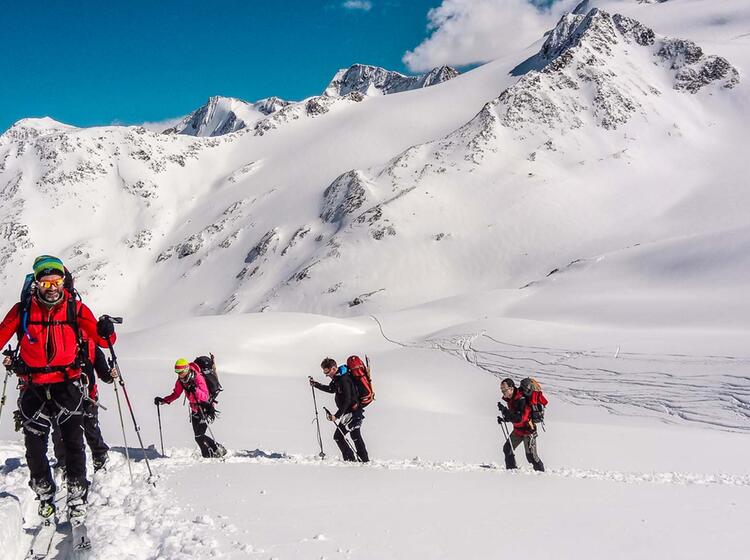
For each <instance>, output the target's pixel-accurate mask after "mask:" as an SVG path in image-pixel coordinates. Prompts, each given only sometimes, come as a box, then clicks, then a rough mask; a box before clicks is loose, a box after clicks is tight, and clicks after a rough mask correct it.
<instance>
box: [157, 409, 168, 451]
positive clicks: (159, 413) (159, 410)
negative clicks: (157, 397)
mask: <svg viewBox="0 0 750 560" xmlns="http://www.w3.org/2000/svg"><path fill="white" fill-rule="evenodd" d="M156 417H157V418H158V419H159V442H160V443H161V454H162V456H163V457H166V456H167V455H166V453H164V438H163V437H162V434H161V406H160V403H157V405H156Z"/></svg>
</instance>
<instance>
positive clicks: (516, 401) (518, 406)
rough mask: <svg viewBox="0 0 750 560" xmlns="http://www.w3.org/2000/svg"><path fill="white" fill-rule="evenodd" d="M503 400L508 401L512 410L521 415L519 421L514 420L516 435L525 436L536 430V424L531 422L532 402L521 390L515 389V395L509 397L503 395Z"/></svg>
mask: <svg viewBox="0 0 750 560" xmlns="http://www.w3.org/2000/svg"><path fill="white" fill-rule="evenodd" d="M503 400H504V401H505V402H507V403H508V408H509V409H510V410H511V412H515V413H518V414H520V415H521V419H520V420H519V421H518V422H513V432H514V433H515V434H516V435H518V436H522V437H523V436H528V435H531V434H533V433H534V432H536V426H534V424H533V423H532V422H531V404H530V403H529V402H528V400H527V399H526V398H524V396H523V394H522V393H521V391H519V390H518V389H513V396H512V397H510V398H509V399H508V398H506V397H503Z"/></svg>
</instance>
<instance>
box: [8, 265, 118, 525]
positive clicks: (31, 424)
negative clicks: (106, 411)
mask: <svg viewBox="0 0 750 560" xmlns="http://www.w3.org/2000/svg"><path fill="white" fill-rule="evenodd" d="M65 275H66V270H65V267H64V266H63V263H62V261H61V260H60V259H58V258H56V257H52V256H49V255H42V256H40V257H37V259H36V260H35V261H34V283H33V284H32V291H31V295H30V297H29V298H28V301H27V302H19V303H17V304H15V305H14V306H13V307H12V308H11V310H10V311H9V312H8V314H7V315H6V316H5V318H4V319H3V321H2V323H0V346H5V344H6V343H7V342H8V341H9V340H10V338H11V337H12V336H13V335H16V336H17V337H18V348H17V356H16V358H15V359H14V360H13V361H12V364H11V367H12V368H13V371H14V372H15V373H16V375H17V376H18V378H19V386H20V388H21V390H20V394H19V397H18V409H19V412H20V415H21V418H22V426H23V433H24V443H25V445H26V461H27V463H28V466H29V471H30V481H29V486H30V487H31V489H32V490H34V492H35V493H36V495H37V498H38V499H39V514H40V515H41V516H42V517H45V518H48V517H50V516H52V514H54V512H55V506H54V495H55V490H56V488H55V483H54V481H53V478H52V473H51V471H50V465H49V461H48V459H47V445H48V439H49V433H50V430H51V428H52V423H53V422H55V420H56V421H57V422H58V424H59V426H60V433H61V435H62V440H63V444H64V447H65V454H66V467H67V486H68V498H67V506H68V516H69V518H70V520H71V523H74V524H75V523H77V522H83V519H84V518H85V515H86V503H87V496H88V480H86V453H85V449H84V444H83V430H82V429H81V426H82V417H83V413H82V410H81V409H82V402H83V386H82V384H81V381H80V377H81V367H82V364H83V360H82V356H81V355H80V354H81V353H80V352H79V338H80V336H79V335H80V334H81V333H85V335H86V337H88V338H90V339H91V340H93V341H94V342H95V343H96V344H98V345H99V346H106V345H107V344H108V342H109V343H114V341H115V330H114V325H113V324H112V321H110V320H109V318H107V317H106V316H105V317H102V318H101V319H99V321H98V322H97V320H96V318H95V317H94V315H93V313H91V310H90V309H89V308H88V307H87V306H86V305H84V304H83V303H82V302H80V301H78V300H77V299H76V298H75V296H74V295H73V294H72V293H70V292H68V290H66V289H65V288H64V283H65Z"/></svg>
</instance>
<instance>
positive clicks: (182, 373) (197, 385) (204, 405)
mask: <svg viewBox="0 0 750 560" xmlns="http://www.w3.org/2000/svg"><path fill="white" fill-rule="evenodd" d="M174 372H175V373H176V374H177V381H175V384H174V389H173V390H172V393H171V394H169V395H167V396H166V397H154V404H155V405H156V406H159V405H160V404H170V403H172V402H174V401H176V400H177V399H179V398H180V395H182V393H183V392H184V393H185V395H186V396H187V400H188V402H189V403H190V423H191V424H192V425H193V433H194V434H195V441H196V442H197V443H198V447H200V450H201V455H203V457H206V458H208V457H223V456H224V455H226V454H227V450H226V449H225V448H224V446H223V445H221V444H220V443H216V442H215V441H214V440H213V438H210V437H209V436H207V435H206V430H208V422H209V420H212V419H213V418H211V416H212V414H211V412H210V411H211V406H210V403H209V399H210V397H211V395H210V393H209V392H208V386H207V385H206V380H205V379H204V377H203V374H202V373H201V368H200V366H199V365H198V364H196V363H194V362H188V361H187V360H185V359H183V358H180V359H179V360H177V361H176V362H175V364H174ZM207 409H208V411H209V412H208V414H207V412H206V410H207Z"/></svg>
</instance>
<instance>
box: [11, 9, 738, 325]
mask: <svg viewBox="0 0 750 560" xmlns="http://www.w3.org/2000/svg"><path fill="white" fill-rule="evenodd" d="M617 5H618V6H622V7H623V11H625V8H627V9H628V10H629V12H628V13H629V14H630V15H622V14H617V13H612V12H608V11H606V10H603V9H598V8H595V7H593V8H590V9H588V10H583V9H579V10H577V11H575V12H573V13H570V14H566V15H565V16H563V17H562V18H561V19H560V21H559V22H558V23H557V25H556V26H555V28H554V29H552V30H551V31H550V32H548V33H547V34H545V36H544V37H540V40H539V42H538V43H536V44H535V45H533V46H531V47H529V48H527V49H524V50H522V51H519V52H517V53H511V54H509V55H508V56H506V57H504V58H502V59H498V60H497V61H494V62H491V63H488V64H486V65H483V66H480V67H478V68H476V69H473V70H471V71H468V72H466V73H464V74H461V75H456V73H455V71H452V70H451V69H449V68H440V69H436V70H435V71H433V72H430V73H429V74H426V75H424V76H421V77H406V76H402V75H399V74H397V73H393V72H387V71H384V70H382V69H378V68H375V67H368V66H362V65H355V66H353V67H351V68H349V69H347V70H345V71H340V72H338V73H337V74H336V76H335V77H334V79H333V80H332V82H331V84H330V85H329V86H328V87H327V88H326V91H325V92H324V94H322V95H320V96H315V97H311V98H309V99H306V100H303V101H300V102H296V103H293V102H287V101H284V100H281V99H277V98H269V99H265V100H261V101H258V102H255V103H245V102H244V101H241V100H237V99H231V98H220V97H213V98H211V99H210V100H209V102H208V103H207V104H206V106H204V107H202V108H201V109H199V110H198V111H196V112H195V113H193V114H192V115H190V116H189V117H186V119H184V120H183V121H182V123H180V124H179V125H177V126H175V127H173V128H171V129H170V130H169V131H167V132H168V133H167V134H164V133H154V132H149V131H147V130H146V129H144V128H142V127H97V128H87V129H86V128H84V129H79V128H75V127H70V126H67V125H64V124H61V123H58V122H55V121H53V120H51V119H25V120H22V121H19V122H18V123H16V124H15V125H14V126H13V127H11V128H10V129H9V130H8V131H6V132H5V133H4V134H3V135H2V136H0V202H2V204H1V205H0V285H1V286H3V291H2V293H3V294H4V295H3V298H4V302H5V304H10V303H12V301H14V300H15V298H16V297H17V292H18V289H20V283H21V281H22V278H23V274H24V273H25V272H26V271H27V269H28V267H29V266H30V263H31V262H32V260H33V257H34V256H35V255H36V254H41V253H55V254H59V255H60V256H61V257H62V258H63V259H64V260H65V262H66V263H67V264H68V265H69V267H70V268H71V269H72V270H73V271H74V272H75V274H76V276H77V278H78V286H79V288H80V289H81V291H82V292H83V293H84V295H85V296H86V297H87V298H88V299H89V301H92V302H93V304H98V305H101V306H104V307H105V308H106V309H107V310H109V312H113V313H122V314H126V315H127V316H128V317H130V318H131V319H130V320H131V324H135V325H138V324H146V323H149V322H155V321H159V320H168V319H170V318H175V317H183V316H190V315H195V314H214V313H228V312H241V311H259V310H265V309H270V310H283V311H308V312H321V313H327V314H334V315H346V314H351V313H362V312H373V311H377V310H382V309H400V308H403V307H407V306H411V305H416V304H419V303H423V302H428V301H432V300H435V299H438V298H446V297H451V296H454V295H457V294H461V293H466V292H470V291H479V290H488V289H496V288H508V289H514V290H516V289H522V287H524V286H534V287H535V288H534V289H537V288H536V287H539V286H543V285H546V284H554V282H556V281H557V279H558V278H559V277H561V275H563V274H567V272H566V271H569V270H573V269H575V271H576V274H581V271H582V270H584V269H585V266H590V265H592V263H606V262H607V259H606V255H609V254H614V253H617V254H618V255H622V254H623V251H628V250H629V249H628V248H632V247H637V246H643V245H646V244H663V243H667V240H669V243H670V244H669V245H663V246H664V247H676V246H677V245H679V246H680V247H682V248H681V249H680V251H684V247H690V246H693V245H695V246H697V245H700V246H701V247H703V248H705V247H708V246H711V243H717V245H716V250H715V254H716V255H718V254H720V253H721V251H724V250H725V248H726V247H729V246H731V244H727V242H726V240H727V238H726V236H725V234H724V233H722V232H725V231H727V230H732V231H734V232H735V233H733V234H732V235H733V236H734V237H733V239H737V238H738V237H737V236H738V235H740V234H738V233H736V232H737V231H744V230H743V229H742V228H748V227H750V225H748V223H747V220H748V219H747V214H746V213H743V212H740V209H741V208H742V202H741V200H744V199H740V202H738V198H737V197H738V196H740V194H741V193H742V192H744V191H741V190H738V188H737V187H736V184H737V180H738V177H741V176H743V171H742V170H743V169H745V170H746V161H745V160H746V158H744V157H743V156H742V153H741V152H742V150H740V149H738V146H742V145H744V144H743V142H744V140H743V138H744V134H745V131H746V130H747V128H748V127H749V126H750V117H749V116H748V112H747V111H746V110H745V108H747V107H749V106H750V90H749V89H748V86H747V84H746V83H745V80H744V78H743V76H744V75H746V72H748V71H750V54H748V53H747V52H746V51H745V50H743V49H741V48H740V46H741V45H740V46H737V44H736V42H733V41H734V39H732V37H735V36H737V35H740V33H737V31H736V30H734V29H733V28H729V29H727V30H726V32H725V33H726V34H725V35H721V36H719V37H718V38H716V39H715V40H712V48H713V45H717V46H718V47H717V50H718V51H719V52H717V53H716V54H714V53H712V52H706V51H704V49H703V48H702V47H701V46H700V45H699V44H698V43H696V42H693V41H691V40H688V39H685V38H677V37H675V36H674V34H673V33H670V34H666V33H664V34H662V33H660V32H659V29H658V28H657V27H656V26H657V25H661V26H664V27H668V26H669V25H671V24H672V22H674V21H675V17H674V14H675V13H676V12H675V11H676V10H678V8H680V6H679V3H678V2H667V3H665V4H655V5H641V4H638V3H636V2H632V3H629V4H628V3H618V4H617ZM701 5H702V6H703V7H705V6H707V4H701ZM738 5H739V4H738ZM737 9H739V8H737ZM665 10H666V11H665ZM696 10H697V8H696ZM634 15H638V16H639V17H641V18H644V19H647V18H652V19H653V21H654V22H655V24H654V25H653V26H652V25H646V24H645V23H642V22H641V21H639V20H638V19H636V18H635V17H632V16H634ZM684 17H685V18H688V19H686V21H689V22H690V23H689V25H688V24H685V28H686V29H691V30H695V29H699V30H700V29H702V28H701V27H700V25H702V24H699V23H694V22H700V21H702V20H701V19H700V14H699V13H698V12H697V11H696V15H695V16H694V17H693V16H692V15H691V12H687V14H686V15H684ZM690 18H692V19H690ZM678 30H679V29H678ZM710 31H711V33H714V32H715V31H716V30H715V29H714V28H711V29H710ZM708 32H709V30H707V31H706V35H705V36H708ZM722 37H723V38H722ZM722 41H723V42H722ZM433 85H434V87H432V86H433ZM427 86H430V87H427ZM746 201H748V200H746ZM699 238H700V239H699ZM740 238H742V237H741V236H740ZM748 238H749V239H750V236H748ZM685 239H690V240H691V241H690V242H689V243H688V242H687V241H685V242H684V243H681V244H678V243H676V241H675V240H685ZM701 240H702V241H701ZM666 250H667V249H665V251H666ZM684 254H685V253H681V255H684ZM743 255H744V253H737V254H736V255H735V256H734V257H733V258H732V259H727V260H726V262H727V263H728V262H732V263H733V264H732V266H734V267H737V266H740V265H738V264H737V263H738V262H739V263H742V262H745V261H744V260H742V259H745V258H746V257H745V256H743ZM748 258H750V257H748ZM618 259H619V262H624V261H623V259H622V258H620V257H618ZM680 262H682V261H680ZM717 262H718V261H717ZM721 262H722V263H724V262H725V261H724V260H722V261H721ZM571 263H578V264H577V265H576V266H573V267H571V266H570V265H571ZM584 264H585V266H584ZM691 266H699V265H698V264H696V263H693V264H691V262H690V261H689V259H688V262H686V263H685V264H684V267H685V269H684V270H683V272H682V274H683V275H687V274H688V271H689V270H691V269H690V267H691ZM700 266H704V265H700ZM705 266H709V265H705ZM714 266H716V267H717V271H716V272H715V274H716V277H717V278H721V279H722V282H725V281H729V279H731V278H734V277H735V276H736V275H737V273H731V272H730V271H729V269H726V268H724V267H725V264H715V265H714ZM726 266H729V265H728V264H727V265H726ZM632 270H633V272H632V273H631V274H632V275H633V276H632V278H633V279H634V281H635V279H638V278H642V277H645V276H648V277H651V276H655V277H658V276H659V275H660V274H662V273H663V271H662V270H661V269H660V268H659V264H658V263H654V262H650V263H647V262H644V263H641V264H640V265H636V264H634V265H633V267H632ZM722 270H725V271H726V274H721V271H722ZM733 270H734V269H733ZM739 270H742V266H740V268H739ZM551 271H558V273H557V274H555V275H554V276H551V277H550V279H546V277H547V275H548V274H549V273H550V272H551ZM626 277H628V276H626ZM628 278H629V277H628ZM524 289H528V288H524ZM157 304H158V309H159V317H154V316H153V315H152V310H153V309H154V308H155V307H154V306H155V305H157Z"/></svg>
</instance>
